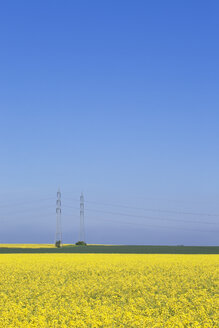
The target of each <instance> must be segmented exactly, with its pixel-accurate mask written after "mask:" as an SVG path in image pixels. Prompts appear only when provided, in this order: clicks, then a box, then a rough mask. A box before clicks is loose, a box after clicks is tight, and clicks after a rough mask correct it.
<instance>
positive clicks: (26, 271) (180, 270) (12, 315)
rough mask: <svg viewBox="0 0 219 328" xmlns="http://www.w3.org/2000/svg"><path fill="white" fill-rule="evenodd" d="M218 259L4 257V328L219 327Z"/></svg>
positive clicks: (0, 293)
mask: <svg viewBox="0 0 219 328" xmlns="http://www.w3.org/2000/svg"><path fill="white" fill-rule="evenodd" d="M218 264H219V255H161V254H160V255H131V254H130V255H121V254H115V255H110V254H1V255H0V327H3V328H4V327H7V328H11V327H16V328H19V327H22V328H31V327H38V328H39V327H54V328H56V327H57V328H58V327H61V328H62V327H66V328H69V327H78V328H83V327H84V328H89V327H93V328H95V327H109V328H113V327H114V328H117V327H130V328H131V327H133V328H134V327H141V328H142V327H149V328H151V327H154V328H155V327H191V328H195V327H205V328H211V327H218V317H217V309H218V295H217V294H216V292H217V286H218V267H219V266H218Z"/></svg>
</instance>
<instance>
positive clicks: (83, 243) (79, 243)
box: [75, 241, 87, 246]
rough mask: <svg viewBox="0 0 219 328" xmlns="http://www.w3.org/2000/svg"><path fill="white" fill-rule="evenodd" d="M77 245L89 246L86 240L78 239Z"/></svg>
mask: <svg viewBox="0 0 219 328" xmlns="http://www.w3.org/2000/svg"><path fill="white" fill-rule="evenodd" d="M75 245H76V246H87V244H86V243H85V242H84V241H77V243H75Z"/></svg>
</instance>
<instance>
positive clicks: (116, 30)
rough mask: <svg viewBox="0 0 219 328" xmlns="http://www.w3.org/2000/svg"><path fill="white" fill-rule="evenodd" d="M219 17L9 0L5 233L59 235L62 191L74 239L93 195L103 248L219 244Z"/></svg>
mask: <svg viewBox="0 0 219 328" xmlns="http://www.w3.org/2000/svg"><path fill="white" fill-rule="evenodd" d="M218 15H219V2H218V1H216V0H215V1H214V0H212V1H200V0H192V1H191V0H186V1H175V0H174V1H170V0H166V1H162V0H158V1H141V0H139V1H127V0H125V1H117V0H116V1H101V0H99V1H96V0H93V1H90V0H89V1H84V0H80V1H79V0H77V1H70V0H69V1H68V0H65V1H55V0H52V1H50V0H47V1H44V0H43V1H42V0H37V1H28V0H25V1H23V0H20V1H15V0H10V1H1V4H0V114H1V115H0V124H1V128H0V150H1V156H0V186H1V187H0V210H1V213H0V220H1V232H0V242H53V241H54V233H55V200H56V198H55V197H56V191H57V189H58V187H59V186H60V188H61V192H62V200H63V202H62V205H63V209H62V224H63V240H64V242H75V241H77V240H78V226H79V212H78V207H79V203H78V201H77V199H78V198H79V196H80V193H81V191H83V193H84V196H85V200H87V202H86V203H85V210H86V211H85V222H86V236H87V237H86V238H87V241H88V242H90V243H124V244H125V243H128V244H137V243H140V244H185V245H189V244H190V245H204V244H206V245H216V244H218V243H219V241H218V231H219V224H218V219H219V201H218V200H219V182H218V181H219V179H218V177H219V174H218V167H219V166H218V162H219V150H218V145H219V128H218V124H219V92H218V90H219V64H218V58H219V37H218V35H219V20H218ZM92 201H93V202H94V203H92ZM109 204H112V205H113V206H112V205H109ZM114 205H117V206H114ZM118 205H123V206H124V207H122V206H118ZM127 206H129V207H127ZM193 212H194V213H198V214H203V215H197V214H193V215H192V214H189V213H193ZM126 214H128V215H126ZM209 214H210V215H209Z"/></svg>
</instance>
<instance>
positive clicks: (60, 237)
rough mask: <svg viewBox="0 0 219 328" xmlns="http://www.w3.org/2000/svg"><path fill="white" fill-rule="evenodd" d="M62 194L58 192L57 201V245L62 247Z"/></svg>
mask: <svg viewBox="0 0 219 328" xmlns="http://www.w3.org/2000/svg"><path fill="white" fill-rule="evenodd" d="M61 212H62V211H61V192H60V189H59V190H58V192H57V200H56V239H55V245H56V246H58V247H60V246H61V245H62V226H61Z"/></svg>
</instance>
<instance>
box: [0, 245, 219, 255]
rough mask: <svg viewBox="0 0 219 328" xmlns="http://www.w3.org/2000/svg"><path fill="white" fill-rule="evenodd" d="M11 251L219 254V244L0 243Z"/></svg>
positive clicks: (2, 248) (2, 251)
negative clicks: (56, 246)
mask: <svg viewBox="0 0 219 328" xmlns="http://www.w3.org/2000/svg"><path fill="white" fill-rule="evenodd" d="M10 253H94V254H95V253H102V254H104V253H105V254H219V246H146V245H88V246H75V245H64V246H63V247H61V248H55V247H54V246H53V245H47V246H46V245H45V244H44V245H42V246H41V245H40V244H38V245H30V246H27V245H26V247H25V245H20V246H19V244H16V246H15V245H13V244H11V245H8V244H7V245H6V244H5V245H0V254H10Z"/></svg>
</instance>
